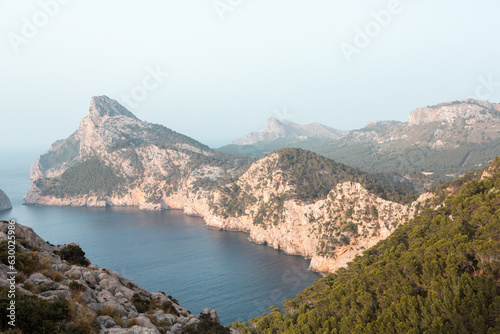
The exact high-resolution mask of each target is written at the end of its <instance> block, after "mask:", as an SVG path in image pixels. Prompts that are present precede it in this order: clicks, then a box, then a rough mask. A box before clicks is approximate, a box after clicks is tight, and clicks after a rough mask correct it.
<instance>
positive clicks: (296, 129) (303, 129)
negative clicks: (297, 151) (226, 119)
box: [233, 117, 342, 145]
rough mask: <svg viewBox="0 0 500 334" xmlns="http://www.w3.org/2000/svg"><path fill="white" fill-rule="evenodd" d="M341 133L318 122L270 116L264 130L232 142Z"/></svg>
mask: <svg viewBox="0 0 500 334" xmlns="http://www.w3.org/2000/svg"><path fill="white" fill-rule="evenodd" d="M341 134H342V131H340V130H337V129H334V128H331V127H329V126H326V125H323V124H319V123H312V124H307V125H301V124H296V123H293V122H290V121H287V120H285V119H276V118H273V117H271V118H269V119H268V120H267V129H266V130H264V131H263V132H252V133H250V134H249V135H247V136H246V137H244V138H242V139H239V140H235V141H233V144H236V145H252V144H255V143H258V142H261V141H271V140H275V139H278V138H286V139H290V138H321V139H327V138H329V139H333V138H337V137H339V136H340V135H341Z"/></svg>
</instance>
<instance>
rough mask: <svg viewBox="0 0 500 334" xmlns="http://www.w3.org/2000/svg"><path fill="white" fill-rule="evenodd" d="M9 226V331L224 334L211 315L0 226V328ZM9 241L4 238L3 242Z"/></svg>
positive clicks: (71, 249) (19, 228) (18, 228)
mask: <svg viewBox="0 0 500 334" xmlns="http://www.w3.org/2000/svg"><path fill="white" fill-rule="evenodd" d="M9 226H15V228H14V231H15V235H16V241H17V242H16V259H15V268H16V269H17V274H16V275H15V299H12V300H15V307H16V318H15V325H16V326H15V328H16V329H17V330H20V331H21V333H26V334H27V333H51V334H58V333H68V334H92V333H96V334H97V333H102V334H106V333H113V334H130V333H145V334H160V333H193V334H194V333H209V332H210V333H229V332H230V331H229V329H227V328H224V327H223V326H221V325H220V324H219V319H218V316H217V313H216V312H215V311H214V310H210V309H208V308H207V309H205V310H204V313H203V314H199V315H196V314H191V312H189V311H188V310H186V309H184V308H182V307H181V306H180V305H179V303H178V301H176V300H175V299H174V298H173V297H171V296H166V295H165V294H164V293H162V292H158V293H150V292H148V291H146V290H145V289H143V288H141V287H140V286H138V285H136V284H135V283H133V282H131V281H129V280H127V279H125V278H124V277H122V276H121V275H119V274H118V273H117V272H114V271H111V270H107V269H105V268H101V267H98V266H95V265H92V264H91V263H90V261H89V260H88V259H87V258H85V253H84V252H83V251H82V250H81V248H80V247H79V246H78V245H77V244H73V243H70V244H67V245H61V246H54V245H51V244H49V243H47V242H45V241H44V240H43V239H41V238H40V237H39V236H38V235H37V234H36V233H35V232H34V231H33V230H32V229H31V228H29V227H26V226H23V225H19V224H17V223H15V224H10V223H9V222H7V221H2V222H0V305H1V307H0V329H1V330H2V332H3V331H6V333H20V332H19V331H7V330H8V329H11V330H12V326H11V325H9V324H8V322H9V321H11V320H12V319H10V318H9V317H8V316H7V315H8V314H9V311H8V309H7V307H8V306H9V305H10V303H11V298H10V297H9V291H12V289H11V284H10V282H11V281H9V279H10V277H11V274H9V273H10V272H11V271H12V270H10V269H9V268H10V267H9V264H11V263H10V258H9V256H8V255H9V254H8V249H9V248H8V237H9V236H10V235H11V234H9V231H10V228H9ZM9 240H10V239H9Z"/></svg>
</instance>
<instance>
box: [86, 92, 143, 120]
mask: <svg viewBox="0 0 500 334" xmlns="http://www.w3.org/2000/svg"><path fill="white" fill-rule="evenodd" d="M104 116H110V117H113V116H127V117H130V118H133V119H138V118H137V117H136V116H135V115H134V114H132V113H131V112H130V111H129V110H128V109H127V108H125V107H124V106H122V105H121V104H120V103H118V101H116V100H113V99H110V98H109V97H107V96H105V95H102V96H94V97H92V98H91V99H90V109H89V117H90V118H91V119H92V120H93V121H94V123H96V124H99V123H100V120H101V119H102V117H104Z"/></svg>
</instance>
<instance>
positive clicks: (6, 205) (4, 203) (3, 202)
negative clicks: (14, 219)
mask: <svg viewBox="0 0 500 334" xmlns="http://www.w3.org/2000/svg"><path fill="white" fill-rule="evenodd" d="M8 209H12V204H11V203H10V199H9V197H7V195H6V194H5V193H4V192H3V191H2V189H0V211H3V210H8Z"/></svg>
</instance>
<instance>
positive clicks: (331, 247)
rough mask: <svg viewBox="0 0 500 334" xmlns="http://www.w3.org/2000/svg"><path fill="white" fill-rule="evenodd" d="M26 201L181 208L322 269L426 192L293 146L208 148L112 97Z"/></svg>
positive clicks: (379, 232)
mask: <svg viewBox="0 0 500 334" xmlns="http://www.w3.org/2000/svg"><path fill="white" fill-rule="evenodd" d="M31 175H32V179H33V182H32V185H31V188H30V190H29V191H28V193H27V195H26V196H25V201H26V203H27V204H40V205H59V206H88V207H96V206H136V207H138V208H140V209H142V210H162V209H182V210H184V212H185V213H187V214H190V215H197V216H200V217H203V218H204V219H205V223H206V224H207V225H208V226H211V227H214V228H218V229H225V230H238V231H244V232H247V233H249V234H250V239H251V240H252V241H255V242H258V243H262V244H267V245H269V246H271V247H274V248H277V249H282V250H284V251H286V252H287V253H290V254H296V255H302V256H305V257H308V258H311V259H312V263H311V268H312V269H313V270H316V271H319V272H323V273H327V272H330V271H334V270H336V269H337V268H339V267H341V266H343V265H345V264H346V263H347V262H348V261H349V260H350V259H352V258H353V257H354V256H355V255H356V254H358V253H359V252H361V251H362V250H363V249H365V248H367V247H370V246H371V245H373V244H374V243H376V242H377V241H378V240H381V239H383V238H385V237H387V236H388V235H390V233H392V231H393V230H394V229H395V228H396V227H397V226H399V225H400V224H403V223H405V222H406V221H407V220H409V219H410V218H411V217H413V216H414V215H415V214H416V212H417V211H418V210H419V208H420V204H419V203H422V202H423V201H424V200H425V199H426V197H425V196H426V195H423V196H421V198H419V199H418V200H417V198H416V196H415V194H414V193H413V192H412V191H411V189H408V188H407V187H404V186H400V185H397V186H394V185H392V186H391V185H388V184H387V183H385V182H383V181H381V180H379V179H376V178H374V177H372V176H370V175H368V174H366V173H364V172H361V171H359V170H358V169H356V168H352V167H349V166H346V165H343V164H340V163H336V162H334V161H332V160H330V159H327V158H325V157H323V156H320V155H317V154H315V153H313V152H310V151H305V150H301V149H283V150H280V151H277V152H273V153H271V154H269V155H267V156H265V157H263V158H261V159H259V160H258V161H254V160H252V159H250V158H244V157H236V156H232V155H228V154H224V153H221V152H216V151H213V150H211V149H209V148H208V147H206V146H204V145H203V144H201V143H198V142H196V141H194V140H193V139H191V138H189V137H186V136H183V135H181V134H178V133H176V132H174V131H172V130H169V129H167V128H165V127H162V126H160V125H154V124H150V123H146V122H142V121H140V120H138V119H137V118H136V117H135V116H133V115H131V114H130V113H129V112H128V111H126V110H124V109H122V108H120V107H119V106H118V105H117V104H116V103H115V102H114V101H112V100H110V99H108V98H105V97H101V98H93V99H92V102H91V108H90V111H89V116H87V117H86V118H84V119H83V120H82V121H81V122H80V127H79V129H78V130H77V131H76V132H75V133H74V134H72V135H71V136H70V137H68V138H67V139H65V140H62V141H58V142H56V143H55V144H53V145H52V147H51V148H50V150H49V151H47V152H46V153H44V154H43V155H42V156H40V158H39V159H38V160H37V162H35V164H34V165H33V166H32V174H31Z"/></svg>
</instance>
